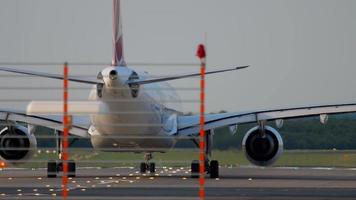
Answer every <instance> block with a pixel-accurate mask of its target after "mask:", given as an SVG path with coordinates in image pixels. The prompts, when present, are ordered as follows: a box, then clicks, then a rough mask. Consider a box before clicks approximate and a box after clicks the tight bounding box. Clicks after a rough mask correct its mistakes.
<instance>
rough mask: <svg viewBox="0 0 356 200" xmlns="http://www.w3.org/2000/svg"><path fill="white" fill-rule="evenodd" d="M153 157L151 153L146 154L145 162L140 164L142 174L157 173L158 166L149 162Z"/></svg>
mask: <svg viewBox="0 0 356 200" xmlns="http://www.w3.org/2000/svg"><path fill="white" fill-rule="evenodd" d="M152 158H153V156H152V154H151V153H146V154H145V155H144V159H145V162H141V163H140V172H141V173H142V174H144V173H146V172H147V171H149V172H150V173H155V172H156V164H155V163H154V162H149V161H150V160H152Z"/></svg>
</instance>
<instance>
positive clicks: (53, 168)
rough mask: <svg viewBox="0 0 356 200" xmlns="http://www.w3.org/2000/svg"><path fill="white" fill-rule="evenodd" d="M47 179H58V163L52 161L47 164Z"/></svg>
mask: <svg viewBox="0 0 356 200" xmlns="http://www.w3.org/2000/svg"><path fill="white" fill-rule="evenodd" d="M47 177H48V178H56V177H57V162H56V161H53V160H50V161H48V163H47Z"/></svg>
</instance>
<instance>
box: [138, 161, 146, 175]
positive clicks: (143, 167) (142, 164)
mask: <svg viewBox="0 0 356 200" xmlns="http://www.w3.org/2000/svg"><path fill="white" fill-rule="evenodd" d="M146 170H147V164H146V163H144V162H142V163H140V172H141V173H142V174H143V173H146Z"/></svg>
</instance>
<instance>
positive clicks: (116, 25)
mask: <svg viewBox="0 0 356 200" xmlns="http://www.w3.org/2000/svg"><path fill="white" fill-rule="evenodd" d="M111 64H112V66H126V63H125V59H124V41H123V34H122V22H121V12H120V0H113V55H112V62H111Z"/></svg>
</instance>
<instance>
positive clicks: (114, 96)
mask: <svg viewBox="0 0 356 200" xmlns="http://www.w3.org/2000/svg"><path fill="white" fill-rule="evenodd" d="M120 9H121V8H120V0H113V57H112V64H111V66H108V67H106V68H104V69H103V70H101V71H100V72H99V73H98V76H97V77H93V78H83V77H76V76H69V77H68V80H69V81H71V82H76V83H82V84H87V85H92V86H93V88H92V90H91V92H90V94H89V101H92V102H94V103H93V104H88V102H72V103H70V104H69V107H70V110H72V111H70V112H72V117H73V118H72V127H71V129H70V134H71V135H73V136H76V137H80V138H90V141H91V143H92V146H93V148H94V149H100V150H103V151H104V150H107V151H114V152H136V153H144V155H145V156H144V159H145V161H144V162H141V163H140V172H141V173H146V172H150V173H154V172H155V170H156V169H155V167H156V166H155V163H154V162H150V161H151V159H152V153H156V152H167V151H169V150H170V149H172V148H173V147H174V145H175V143H176V141H177V140H179V139H180V138H185V137H188V138H191V141H192V142H193V143H195V144H196V145H197V146H199V144H198V141H197V139H196V138H197V136H199V123H200V116H199V114H192V115H184V114H183V113H182V112H181V111H180V110H177V109H175V108H173V107H172V106H171V105H170V104H169V101H173V100H174V101H177V102H179V101H180V99H179V96H178V95H177V93H175V90H174V88H173V87H171V86H170V85H169V81H171V80H177V79H186V78H190V77H199V76H200V74H199V73H187V74H181V75H172V76H166V77H154V76H151V75H149V74H148V73H147V72H140V71H136V70H134V69H132V68H130V67H129V66H127V64H126V61H125V59H124V46H123V32H122V22H121V20H122V18H121V11H120ZM247 67H248V66H238V67H231V68H225V69H220V70H215V71H207V72H206V74H207V75H210V74H219V73H223V72H227V71H237V70H242V69H245V68H247ZM0 71H4V72H11V73H18V74H24V75H32V76H38V77H43V78H50V79H58V80H63V79H64V76H63V75H59V74H50V73H43V72H35V71H30V70H22V69H16V66H6V67H0ZM164 88H165V89H164ZM166 88H171V89H169V90H167V89H166ZM56 105H57V104H56ZM54 107H56V106H55V103H53V104H51V102H31V103H30V104H29V105H28V107H27V111H26V112H25V111H24V112H20V111H15V110H0V120H3V121H5V122H6V124H8V126H7V127H5V128H4V129H2V130H1V131H0V158H1V159H2V160H3V161H5V162H7V163H10V164H11V163H12V164H15V163H17V162H22V161H26V160H27V159H29V158H31V156H33V155H34V153H35V150H36V148H37V141H36V136H35V135H36V131H35V128H36V126H46V127H48V128H51V129H54V130H56V131H58V132H59V134H60V132H61V131H63V124H62V117H61V115H60V114H61V108H59V109H57V112H58V113H57V114H58V116H56V115H54V114H53V113H55V110H56V109H54ZM57 107H60V106H59V105H57ZM51 109H52V110H51ZM52 111H53V112H52ZM351 112H356V104H355V103H350V104H335V105H315V106H312V105H311V106H305V107H291V108H281V109H273V110H268V109H266V110H255V111H248V112H227V113H219V114H205V122H204V123H205V126H204V130H205V132H206V138H205V141H206V144H207V145H205V155H206V158H207V159H206V173H207V174H209V175H210V177H211V178H218V177H219V162H218V161H217V160H210V158H211V153H212V143H213V135H214V134H215V132H214V130H215V129H217V128H219V127H229V130H230V131H231V132H232V133H235V132H236V129H237V125H239V124H246V123H256V124H257V125H256V126H255V127H253V128H252V129H250V130H249V131H248V132H247V133H246V134H245V136H244V138H243V141H242V149H243V151H244V152H245V155H246V157H247V159H248V160H249V161H250V162H251V163H252V164H255V165H258V166H268V165H271V164H273V163H274V162H275V161H276V160H277V159H278V158H279V156H280V155H281V154H282V152H283V140H282V137H281V135H280V133H279V132H278V131H277V130H276V129H275V128H273V127H272V126H268V125H267V124H266V123H267V122H268V121H276V122H277V124H279V125H281V124H282V123H281V122H283V121H282V120H283V119H289V118H301V117H308V116H320V119H321V121H322V122H325V121H326V119H327V116H328V115H332V114H341V113H351ZM45 113H47V114H46V115H45ZM76 113H77V114H78V115H77V116H76V115H75V114H76ZM80 113H88V115H89V116H81V115H79V114H80ZM18 122H21V123H18ZM22 123H25V124H27V127H26V126H24V125H22ZM277 126H278V125H277ZM215 137H219V135H216V136H215ZM60 141H61V137H57V142H58V143H59V144H60ZM60 153H61V150H59V151H58V156H59V159H58V160H55V161H48V163H47V176H48V177H49V178H53V177H57V175H58V173H59V171H60V170H61V166H62V163H61V161H60ZM68 168H69V172H68V176H72V177H74V176H75V174H76V165H75V162H74V161H69V163H68ZM198 172H199V162H197V161H192V163H191V173H192V177H197V176H196V174H197V173H198Z"/></svg>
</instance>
